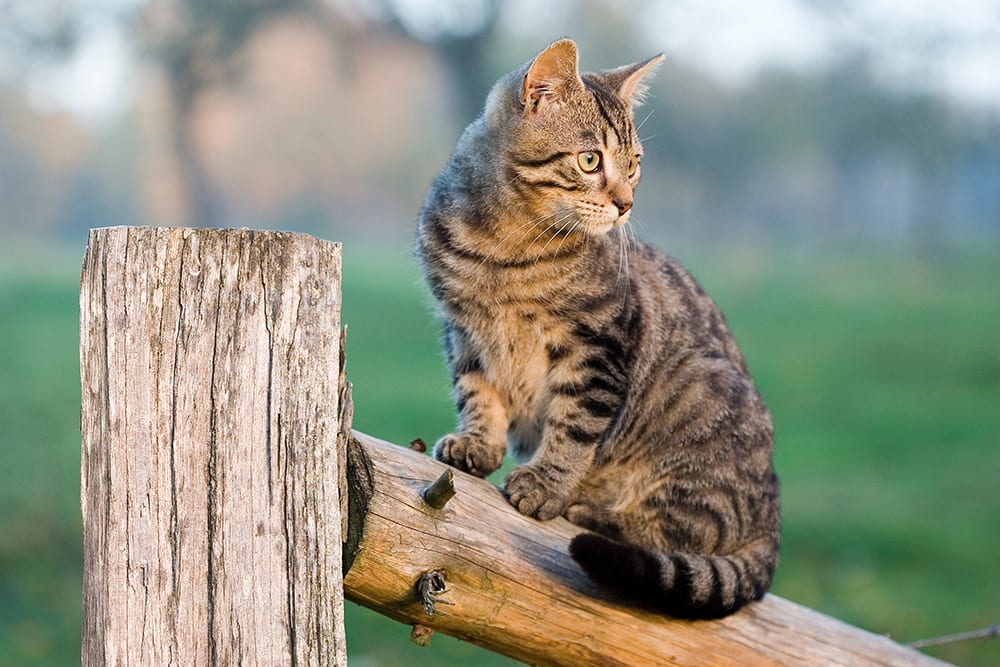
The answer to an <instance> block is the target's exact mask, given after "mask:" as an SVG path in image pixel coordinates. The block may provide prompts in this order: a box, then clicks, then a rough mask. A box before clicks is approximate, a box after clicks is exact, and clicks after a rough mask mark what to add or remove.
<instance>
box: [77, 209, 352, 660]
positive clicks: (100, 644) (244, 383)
mask: <svg viewBox="0 0 1000 667" xmlns="http://www.w3.org/2000/svg"><path fill="white" fill-rule="evenodd" d="M340 266H341V265H340V246H339V244H333V243H327V242H323V241H318V240H315V239H312V238H309V237H306V236H302V235H294V234H285V233H278V232H259V231H249V230H225V231H223V230H192V229H150V228H111V229H99V230H93V231H92V232H91V235H90V240H89V243H88V246H87V252H86V256H85V259H84V264H83V272H82V280H81V289H80V324H81V330H80V366H81V369H80V370H81V381H82V413H81V429H82V431H83V443H82V468H81V489H80V491H81V504H82V511H83V536H84V591H83V600H84V623H83V638H82V640H83V642H82V659H83V664H84V665H100V664H136V665H138V664H144V665H166V664H176V665H204V664H219V663H221V664H235V663H241V664H282V663H284V664H313V665H315V664H323V665H329V664H333V665H345V664H346V653H345V647H344V628H343V588H342V575H341V546H342V543H341V534H342V531H341V519H342V516H343V515H344V514H345V512H342V511H341V502H342V500H343V502H345V503H346V498H342V496H343V495H344V494H343V493H342V492H341V490H340V480H341V476H342V475H341V473H342V469H343V468H344V467H345V461H344V458H345V457H343V456H342V455H340V454H339V453H338V434H339V432H340V427H341V423H340V416H341V415H340V411H341V409H342V407H343V406H342V403H343V401H341V400H340V396H339V383H340V382H341V380H342V378H341V339H340Z"/></svg>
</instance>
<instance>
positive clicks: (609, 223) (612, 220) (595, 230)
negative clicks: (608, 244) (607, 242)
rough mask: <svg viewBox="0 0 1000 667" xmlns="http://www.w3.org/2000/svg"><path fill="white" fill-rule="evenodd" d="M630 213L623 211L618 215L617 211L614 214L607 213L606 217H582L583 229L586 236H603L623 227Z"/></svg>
mask: <svg viewBox="0 0 1000 667" xmlns="http://www.w3.org/2000/svg"><path fill="white" fill-rule="evenodd" d="M630 214H631V211H625V212H624V213H622V214H619V213H618V211H617V210H615V211H614V213H613V214H612V213H608V214H607V215H600V216H595V215H590V216H583V220H582V222H583V228H584V229H585V230H586V232H587V233H588V234H591V235H593V236H603V235H604V234H607V233H608V232H610V231H612V230H614V229H617V228H619V227H624V226H625V225H626V224H627V223H628V220H629V215H630Z"/></svg>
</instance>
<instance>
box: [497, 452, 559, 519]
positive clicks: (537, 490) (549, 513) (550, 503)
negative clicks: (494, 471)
mask: <svg viewBox="0 0 1000 667" xmlns="http://www.w3.org/2000/svg"><path fill="white" fill-rule="evenodd" d="M503 485H504V491H506V493H507V499H508V500H509V501H510V504H511V505H513V506H514V507H515V508H516V509H517V511H518V512H520V513H521V514H525V515H527V516H531V517H534V518H536V519H540V520H541V521H548V520H549V519H554V518H555V517H557V516H559V515H560V514H562V512H563V510H564V509H566V505H567V503H568V501H569V493H568V490H567V489H566V488H565V485H564V484H561V483H560V481H559V480H553V479H550V478H548V477H546V476H544V475H542V474H540V473H539V472H538V471H537V470H536V469H534V468H532V467H531V466H527V465H524V466H518V467H516V468H514V469H513V470H512V471H511V472H510V474H509V475H507V479H506V481H504V484H503Z"/></svg>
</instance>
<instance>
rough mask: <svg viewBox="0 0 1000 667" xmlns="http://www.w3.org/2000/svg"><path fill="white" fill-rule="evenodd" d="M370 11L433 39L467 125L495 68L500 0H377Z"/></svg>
mask: <svg viewBox="0 0 1000 667" xmlns="http://www.w3.org/2000/svg"><path fill="white" fill-rule="evenodd" d="M369 15H370V16H371V17H372V18H376V19H379V18H380V19H381V20H382V21H383V22H384V23H386V24H387V25H388V26H389V27H390V28H392V29H393V30H395V31H397V32H400V33H402V34H404V35H406V36H407V37H410V38H412V39H417V40H419V41H421V42H424V43H426V44H428V45H430V46H431V47H432V48H433V49H434V50H435V51H436V52H437V54H438V56H439V57H440V59H441V60H442V62H444V63H445V65H446V66H447V68H448V71H449V73H450V75H451V78H452V80H453V87H454V90H455V91H457V93H458V94H457V96H456V102H457V103H458V104H459V105H460V107H459V110H458V114H456V115H457V116H458V120H459V122H460V123H461V124H462V125H464V124H466V123H468V122H470V121H471V120H472V119H473V118H475V117H476V116H478V115H479V112H480V111H481V110H482V107H483V100H484V99H485V98H486V94H487V93H488V92H489V90H490V87H491V86H492V85H493V82H494V79H495V78H496V77H495V74H494V72H493V71H492V69H491V68H490V66H489V54H490V52H491V51H493V50H494V44H493V42H492V40H491V38H492V37H493V36H494V35H495V33H496V30H497V26H498V19H499V16H500V2H499V0H474V1H471V2H470V1H468V0H450V1H447V2H440V3H437V4H436V5H434V6H427V5H424V4H421V3H416V4H415V3H412V2H400V0H379V1H378V3H377V5H376V6H375V7H374V9H373V11H372V10H370V13H369Z"/></svg>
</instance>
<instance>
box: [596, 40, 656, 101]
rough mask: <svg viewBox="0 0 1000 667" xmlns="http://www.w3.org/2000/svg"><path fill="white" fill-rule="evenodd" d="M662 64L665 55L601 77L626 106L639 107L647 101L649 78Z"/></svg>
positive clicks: (606, 73)
mask: <svg viewBox="0 0 1000 667" xmlns="http://www.w3.org/2000/svg"><path fill="white" fill-rule="evenodd" d="M662 62H663V54H662V53H660V54H657V55H655V56H653V57H652V58H650V59H648V60H643V61H642V62H638V63H634V64H632V65H625V66H624V67H619V68H617V69H613V70H608V71H606V72H601V77H603V79H604V80H605V81H606V82H607V85H608V87H609V88H611V90H613V91H615V92H616V93H617V94H618V97H620V98H621V99H622V100H624V101H625V103H626V104H628V105H629V106H632V107H637V106H639V105H640V104H642V102H643V100H645V99H646V93H647V92H649V84H648V83H647V80H646V79H647V77H648V76H649V75H651V74H652V73H653V72H655V71H656V68H657V67H659V66H660V63H662Z"/></svg>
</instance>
